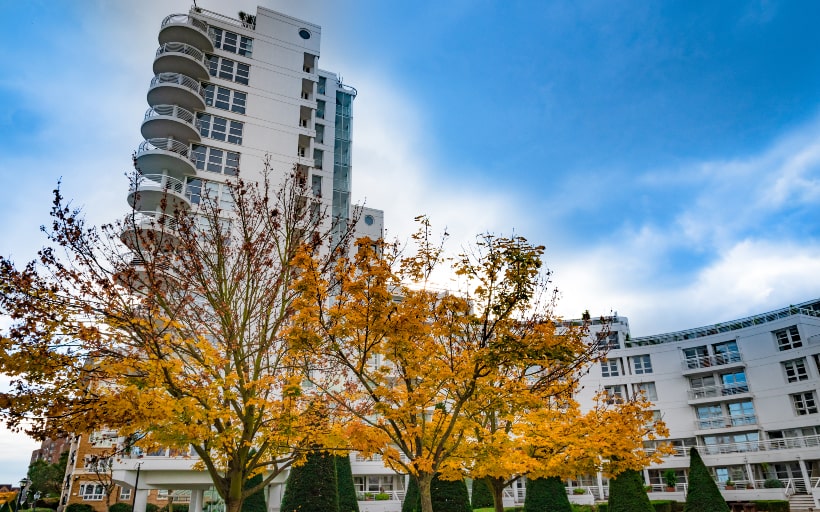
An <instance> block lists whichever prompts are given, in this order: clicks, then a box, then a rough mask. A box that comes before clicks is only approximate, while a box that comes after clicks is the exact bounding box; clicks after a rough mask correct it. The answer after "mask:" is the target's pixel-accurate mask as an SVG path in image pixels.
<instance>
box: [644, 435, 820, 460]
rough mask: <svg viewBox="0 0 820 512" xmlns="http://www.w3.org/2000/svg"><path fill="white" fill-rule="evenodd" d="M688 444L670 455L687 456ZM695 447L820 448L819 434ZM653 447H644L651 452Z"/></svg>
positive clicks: (717, 450)
mask: <svg viewBox="0 0 820 512" xmlns="http://www.w3.org/2000/svg"><path fill="white" fill-rule="evenodd" d="M690 448H691V447H690V446H675V447H674V448H673V449H674V450H675V452H674V453H672V454H671V455H670V457H687V456H688V455H689V449H690ZM695 448H697V449H698V451H699V452H700V453H701V454H703V455H723V454H727V453H747V452H771V451H778V450H800V449H807V448H811V449H815V448H820V435H814V436H804V437H787V438H785V439H766V440H762V441H744V442H741V443H720V444H697V445H695ZM654 451H655V449H654V448H646V452H647V453H653V452H654Z"/></svg>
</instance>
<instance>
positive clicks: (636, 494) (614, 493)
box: [609, 469, 708, 512]
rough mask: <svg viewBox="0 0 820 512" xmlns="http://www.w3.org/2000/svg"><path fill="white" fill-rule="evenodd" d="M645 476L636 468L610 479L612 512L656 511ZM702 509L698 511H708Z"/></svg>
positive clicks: (610, 508) (610, 506)
mask: <svg viewBox="0 0 820 512" xmlns="http://www.w3.org/2000/svg"><path fill="white" fill-rule="evenodd" d="M643 485H644V484H643V477H642V476H641V474H640V473H638V472H637V471H635V470H634V469H628V470H626V471H624V472H623V473H619V474H618V475H616V476H615V478H610V479H609V510H610V511H611V512H654V510H655V509H654V508H653V507H652V504H651V503H649V496H647V495H646V492H645V491H644V490H643ZM707 511H708V509H701V510H699V511H698V512H707Z"/></svg>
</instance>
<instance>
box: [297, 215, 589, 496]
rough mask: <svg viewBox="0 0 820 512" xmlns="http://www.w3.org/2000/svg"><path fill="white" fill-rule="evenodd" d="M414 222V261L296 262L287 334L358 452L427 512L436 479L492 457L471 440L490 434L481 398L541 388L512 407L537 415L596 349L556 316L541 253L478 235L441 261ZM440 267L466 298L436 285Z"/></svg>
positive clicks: (379, 249)
mask: <svg viewBox="0 0 820 512" xmlns="http://www.w3.org/2000/svg"><path fill="white" fill-rule="evenodd" d="M420 220H421V228H420V230H419V232H418V233H416V235H415V236H414V238H413V240H414V242H415V243H416V244H417V250H416V251H415V252H413V251H412V250H409V249H405V248H399V247H397V246H396V245H389V244H380V243H373V242H370V241H368V242H365V243H361V244H360V245H359V247H358V252H357V253H356V254H355V256H354V257H352V258H350V259H345V258H343V259H340V260H339V261H338V262H337V265H336V269H335V273H334V274H332V275H331V276H324V275H322V274H321V272H319V269H316V268H314V266H313V263H312V262H311V261H310V260H309V259H304V260H303V261H301V263H302V268H303V270H302V273H301V274H300V281H299V283H298V284H297V289H298V290H299V292H300V297H299V299H298V301H297V303H298V308H297V309H298V310H299V317H298V318H297V320H296V322H295V328H294V330H293V333H292V336H293V340H294V344H295V345H296V346H300V347H304V348H305V349H306V350H305V352H307V353H310V354H314V358H312V359H311V361H310V364H312V365H314V366H316V367H318V368H321V369H322V371H321V372H317V373H315V374H312V382H313V384H314V385H315V386H316V387H317V388H318V389H320V390H321V391H322V393H323V394H324V395H325V396H327V397H328V398H329V399H331V400H333V401H334V402H335V403H336V405H337V407H338V409H339V411H340V412H341V413H344V414H347V415H348V416H349V417H350V418H351V420H355V421H351V423H350V426H349V432H348V434H349V439H350V442H351V444H352V446H353V447H354V448H355V449H357V450H360V451H362V452H364V453H374V452H377V453H380V454H381V455H382V457H383V460H384V461H385V463H386V464H388V465H389V466H390V467H392V468H394V469H396V470H398V471H400V472H402V473H409V474H410V475H411V476H412V477H413V478H414V479H416V480H417V482H418V485H419V490H420V494H421V508H422V511H423V512H432V502H431V499H430V484H431V482H432V479H433V476H434V475H439V476H440V477H441V478H443V479H454V480H458V479H461V478H462V474H463V472H464V471H465V470H466V469H468V468H469V467H470V466H474V464H473V462H472V461H474V460H482V459H483V458H486V454H477V447H476V444H482V445H484V444H486V443H485V442H484V441H483V442H482V443H475V442H472V441H471V437H473V438H474V437H475V433H476V432H477V431H483V429H484V426H483V425H481V424H480V422H481V421H483V420H482V417H481V415H480V414H479V412H480V411H481V410H482V408H485V407H486V406H487V405H486V404H487V401H488V400H493V398H492V397H495V396H499V395H500V396H503V397H504V399H509V400H518V397H519V396H522V395H520V394H519V392H520V391H527V390H528V389H537V390H539V394H538V395H534V394H525V395H523V398H522V399H523V400H525V401H526V404H522V405H517V406H516V407H517V408H518V410H519V411H525V410H534V409H537V408H540V407H541V404H540V403H537V400H543V399H545V398H549V397H555V398H556V399H557V398H563V397H566V396H567V394H568V390H570V389H571V387H572V384H571V383H572V382H573V379H574V378H575V374H576V372H578V371H580V370H581V369H582V368H583V367H584V366H585V365H586V364H588V363H589V362H590V361H592V360H593V359H594V357H596V356H595V354H596V348H595V347H591V346H590V344H589V343H587V342H586V340H585V337H584V335H585V334H586V333H585V331H584V330H583V329H582V328H576V327H573V326H570V327H569V328H566V327H564V326H562V325H559V324H558V323H556V321H555V319H554V318H553V316H552V314H551V309H550V306H551V304H552V300H553V293H552V290H551V289H550V287H549V285H548V274H547V273H546V271H545V270H544V269H543V268H542V255H543V252H544V248H543V247H541V246H536V245H533V244H531V243H529V242H528V241H527V240H526V239H524V238H523V237H520V236H514V237H499V236H494V235H483V236H480V237H479V238H478V240H477V243H476V245H475V247H473V248H472V249H470V250H469V251H465V253H464V254H462V255H460V256H458V257H455V258H452V259H448V258H447V257H446V255H445V253H444V250H443V246H442V245H441V244H440V243H438V242H437V241H434V238H433V237H432V235H431V230H430V225H429V222H428V221H427V220H426V219H425V218H421V219H420ZM405 250H407V251H408V253H405V252H403V251H405ZM442 266H443V267H446V270H447V271H449V272H450V273H452V274H454V275H455V276H457V278H458V279H459V280H460V281H461V282H462V283H463V287H461V288H459V289H455V290H449V291H444V290H441V289H438V288H436V287H434V286H432V285H431V284H430V283H431V276H432V275H433V273H434V272H435V271H436V270H437V269H439V267H442ZM536 399H537V400H536ZM493 436H494V441H497V442H498V450H499V453H500V454H501V453H503V454H506V455H509V454H510V453H512V452H510V451H508V450H507V446H506V443H508V442H510V436H509V432H504V431H503V430H499V431H498V432H497V433H495V434H493ZM485 441H486V440H485ZM488 449H492V450H495V449H496V447H492V448H488ZM499 458H503V456H500V457H499ZM522 469H523V468H522ZM521 472H523V471H519V474H520V473H521ZM485 475H486V473H485ZM506 475H508V472H507V468H505V469H504V477H506Z"/></svg>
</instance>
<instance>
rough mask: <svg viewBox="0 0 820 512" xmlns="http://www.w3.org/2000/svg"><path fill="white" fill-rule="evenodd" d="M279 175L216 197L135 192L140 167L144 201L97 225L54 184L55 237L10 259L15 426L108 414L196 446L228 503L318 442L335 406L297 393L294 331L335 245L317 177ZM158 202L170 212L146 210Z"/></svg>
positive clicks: (127, 425) (112, 422) (3, 356)
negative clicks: (309, 276) (308, 269)
mask: <svg viewBox="0 0 820 512" xmlns="http://www.w3.org/2000/svg"><path fill="white" fill-rule="evenodd" d="M269 176H270V171H269V169H268V168H267V166H266V170H265V173H264V175H263V179H261V180H260V181H259V182H253V183H250V182H245V181H243V180H241V179H239V178H237V179H236V180H235V181H233V182H230V183H227V184H226V185H225V186H226V187H228V188H229V189H230V194H226V193H224V192H223V193H222V194H221V196H219V197H217V196H216V195H214V194H213V193H212V191H211V192H209V190H208V189H207V188H206V187H203V190H202V193H201V195H200V196H199V198H198V199H199V200H198V203H197V204H193V205H192V204H190V203H189V202H187V201H186V200H184V199H183V198H182V197H178V196H176V195H174V194H172V193H171V192H168V191H165V192H163V194H164V195H163V197H162V198H161V199H157V198H156V196H155V195H154V196H150V195H149V193H148V192H145V193H143V192H134V190H143V189H142V188H140V183H141V182H142V180H145V179H147V178H145V177H142V176H141V175H139V174H137V176H136V178H135V182H134V184H133V187H132V196H130V199H129V200H130V201H131V203H132V205H133V206H134V208H135V211H134V212H133V213H132V214H130V215H128V217H127V218H126V220H124V221H120V222H115V223H113V224H110V225H106V226H103V227H101V228H99V229H97V228H94V227H89V226H87V225H86V223H85V222H84V220H83V218H82V215H81V213H80V212H79V211H78V210H77V209H75V208H73V207H72V206H71V205H70V203H67V202H66V201H65V200H64V198H63V197H62V196H61V195H60V193H59V190H58V191H55V201H54V206H53V209H52V218H53V223H52V225H51V226H50V227H48V228H44V231H45V232H46V235H47V239H48V246H47V247H46V248H44V249H42V250H41V251H40V252H39V254H38V258H37V259H36V260H35V261H32V262H30V263H28V264H26V265H24V266H18V265H16V264H15V263H14V262H12V261H11V260H9V259H6V258H0V314H3V315H7V316H8V317H9V318H11V320H12V322H13V323H12V325H11V327H9V328H8V329H7V330H6V331H5V332H4V333H3V335H2V337H0V373H4V374H6V375H9V376H10V377H11V378H12V379H13V380H12V388H11V390H10V391H8V392H5V393H3V394H0V414H2V417H3V419H4V420H5V422H6V424H7V425H8V426H10V427H12V428H17V429H20V428H22V426H23V425H25V422H26V421H33V427H32V428H31V429H30V430H29V431H30V433H32V434H34V435H39V436H42V435H45V434H47V433H50V432H67V431H79V432H83V431H85V432H90V431H93V430H95V429H96V428H98V427H99V426H100V425H105V426H106V427H107V428H111V429H114V430H116V431H118V432H119V433H120V434H121V435H123V436H130V435H131V434H134V433H137V432H138V433H140V435H141V440H140V441H139V444H140V445H142V446H143V447H145V448H150V447H174V448H178V449H180V450H183V451H187V450H188V448H189V447H190V449H191V450H192V451H193V454H194V455H195V457H196V458H197V459H198V462H197V466H198V467H200V468H202V469H204V470H206V471H208V473H209V475H210V477H211V478H212V480H213V483H214V486H215V488H216V490H217V491H218V492H219V494H220V496H221V497H222V498H223V499H224V501H225V505H226V509H227V511H228V512H238V511H239V510H240V508H241V504H242V501H243V500H244V499H245V498H246V497H248V496H250V495H252V494H254V493H256V492H257V491H259V490H260V489H262V488H263V487H264V486H266V485H268V484H269V483H270V481H271V480H273V478H275V477H276V476H277V475H278V474H279V473H281V472H282V471H283V470H285V469H287V468H288V467H289V466H290V465H292V464H293V463H294V462H295V461H297V460H298V459H299V457H301V456H302V455H303V453H304V451H303V449H304V448H306V447H310V446H313V445H314V444H315V443H316V442H317V439H320V438H321V436H322V429H323V428H324V427H323V425H324V424H325V421H324V419H323V417H322V416H323V414H324V413H323V412H321V411H319V410H318V409H316V408H315V402H313V401H310V402H309V401H308V400H307V399H306V398H305V397H304V396H303V395H302V393H301V392H300V383H301V381H302V376H301V367H299V366H298V365H296V364H294V362H295V361H300V360H301V359H302V358H301V357H299V356H298V354H296V353H295V351H294V348H293V346H292V345H291V344H290V343H288V342H287V341H286V340H285V336H284V334H285V331H286V329H287V327H288V324H289V322H290V321H291V318H292V315H293V313H294V299H295V292H294V290H293V288H292V286H291V285H292V283H293V280H294V278H295V275H296V267H295V266H294V264H293V262H294V260H295V258H296V257H297V255H300V257H301V258H305V259H309V260H310V261H311V262H312V264H313V266H314V268H315V269H317V272H318V273H319V274H321V272H322V270H321V269H322V268H325V267H326V266H327V265H328V264H329V262H330V261H331V260H332V255H333V254H334V248H333V247H330V244H331V243H332V242H331V237H330V236H329V235H327V233H329V232H330V230H329V229H328V228H329V226H328V224H329V222H328V221H326V220H324V218H323V217H322V216H321V215H317V210H316V208H315V207H314V206H313V204H312V200H311V199H309V198H310V193H309V191H308V190H307V189H306V185H305V181H306V180H305V177H304V176H301V175H299V174H298V173H297V172H295V171H294V172H293V173H291V174H290V175H289V178H288V179H286V180H285V182H284V183H283V184H282V185H281V187H279V188H277V187H275V186H272V184H271V183H270V180H269ZM145 190H149V191H150V187H148V188H146V189H145ZM151 201H153V203H151V204H152V206H156V208H157V211H155V212H153V213H152V214H151V215H150V216H146V215H144V214H142V213H140V212H139V211H137V210H139V209H140V207H142V206H145V205H147V204H148V203H150V202H151ZM317 206H318V205H317ZM346 238H347V237H346V235H345V236H343V237H342V238H341V240H340V241H339V243H340V244H344V243H346ZM123 243H124V244H125V245H127V246H128V248H129V249H130V252H126V250H125V248H124V247H123ZM46 421H47V423H46ZM46 425H47V427H46ZM257 474H263V475H264V478H263V479H262V480H261V481H260V482H259V483H257V484H256V485H252V486H246V485H245V483H246V482H247V481H248V480H249V479H250V478H251V477H252V476H254V475H257Z"/></svg>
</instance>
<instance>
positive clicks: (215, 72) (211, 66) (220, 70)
mask: <svg viewBox="0 0 820 512" xmlns="http://www.w3.org/2000/svg"><path fill="white" fill-rule="evenodd" d="M208 71H209V72H210V74H211V76H215V77H218V78H224V79H225V80H231V81H234V82H236V83H239V84H244V85H248V81H249V78H250V74H251V67H250V66H249V65H247V64H243V63H241V62H235V61H232V60H230V59H225V58H222V57H217V56H216V55H209V56H208Z"/></svg>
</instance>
